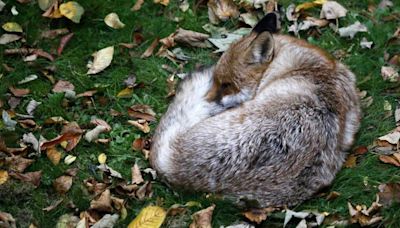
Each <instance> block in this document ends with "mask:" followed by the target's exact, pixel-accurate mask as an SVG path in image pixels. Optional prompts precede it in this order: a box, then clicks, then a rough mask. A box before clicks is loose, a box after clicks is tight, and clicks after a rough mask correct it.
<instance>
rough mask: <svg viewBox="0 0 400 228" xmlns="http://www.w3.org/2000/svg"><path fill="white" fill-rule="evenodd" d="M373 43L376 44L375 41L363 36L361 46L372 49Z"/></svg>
mask: <svg viewBox="0 0 400 228" xmlns="http://www.w3.org/2000/svg"><path fill="white" fill-rule="evenodd" d="M372 44H374V42H372V41H368V40H367V38H365V37H363V38H362V39H361V41H360V46H361V48H368V49H371V47H372Z"/></svg>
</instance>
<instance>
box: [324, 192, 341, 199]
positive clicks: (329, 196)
mask: <svg viewBox="0 0 400 228" xmlns="http://www.w3.org/2000/svg"><path fill="white" fill-rule="evenodd" d="M339 196H340V193H339V192H335V191H333V192H330V193H329V194H328V195H327V196H326V200H334V199H336V198H338V197H339Z"/></svg>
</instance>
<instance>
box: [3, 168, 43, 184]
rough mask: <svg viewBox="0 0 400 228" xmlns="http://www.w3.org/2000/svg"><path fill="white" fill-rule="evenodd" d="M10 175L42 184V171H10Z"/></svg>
mask: <svg viewBox="0 0 400 228" xmlns="http://www.w3.org/2000/svg"><path fill="white" fill-rule="evenodd" d="M10 176H11V177H13V178H15V179H18V180H21V181H24V182H28V183H31V184H33V185H34V186H36V187H38V186H39V185H40V179H41V178H42V171H36V172H28V173H23V174H22V173H16V172H10Z"/></svg>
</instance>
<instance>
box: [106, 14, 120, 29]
mask: <svg viewBox="0 0 400 228" xmlns="http://www.w3.org/2000/svg"><path fill="white" fill-rule="evenodd" d="M104 23H106V25H108V27H111V28H113V29H121V28H123V27H125V24H124V23H122V22H121V20H120V19H119V16H118V14H116V13H114V12H113V13H109V14H107V16H106V17H105V18H104Z"/></svg>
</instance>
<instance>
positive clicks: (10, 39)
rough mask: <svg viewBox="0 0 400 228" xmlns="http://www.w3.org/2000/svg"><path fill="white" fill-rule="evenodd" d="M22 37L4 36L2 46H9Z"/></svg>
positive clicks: (1, 39)
mask: <svg viewBox="0 0 400 228" xmlns="http://www.w3.org/2000/svg"><path fill="white" fill-rule="evenodd" d="M21 38H22V37H21V36H19V35H16V34H7V33H5V34H3V35H1V36H0V44H8V43H11V42H14V41H17V40H19V39H21Z"/></svg>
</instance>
